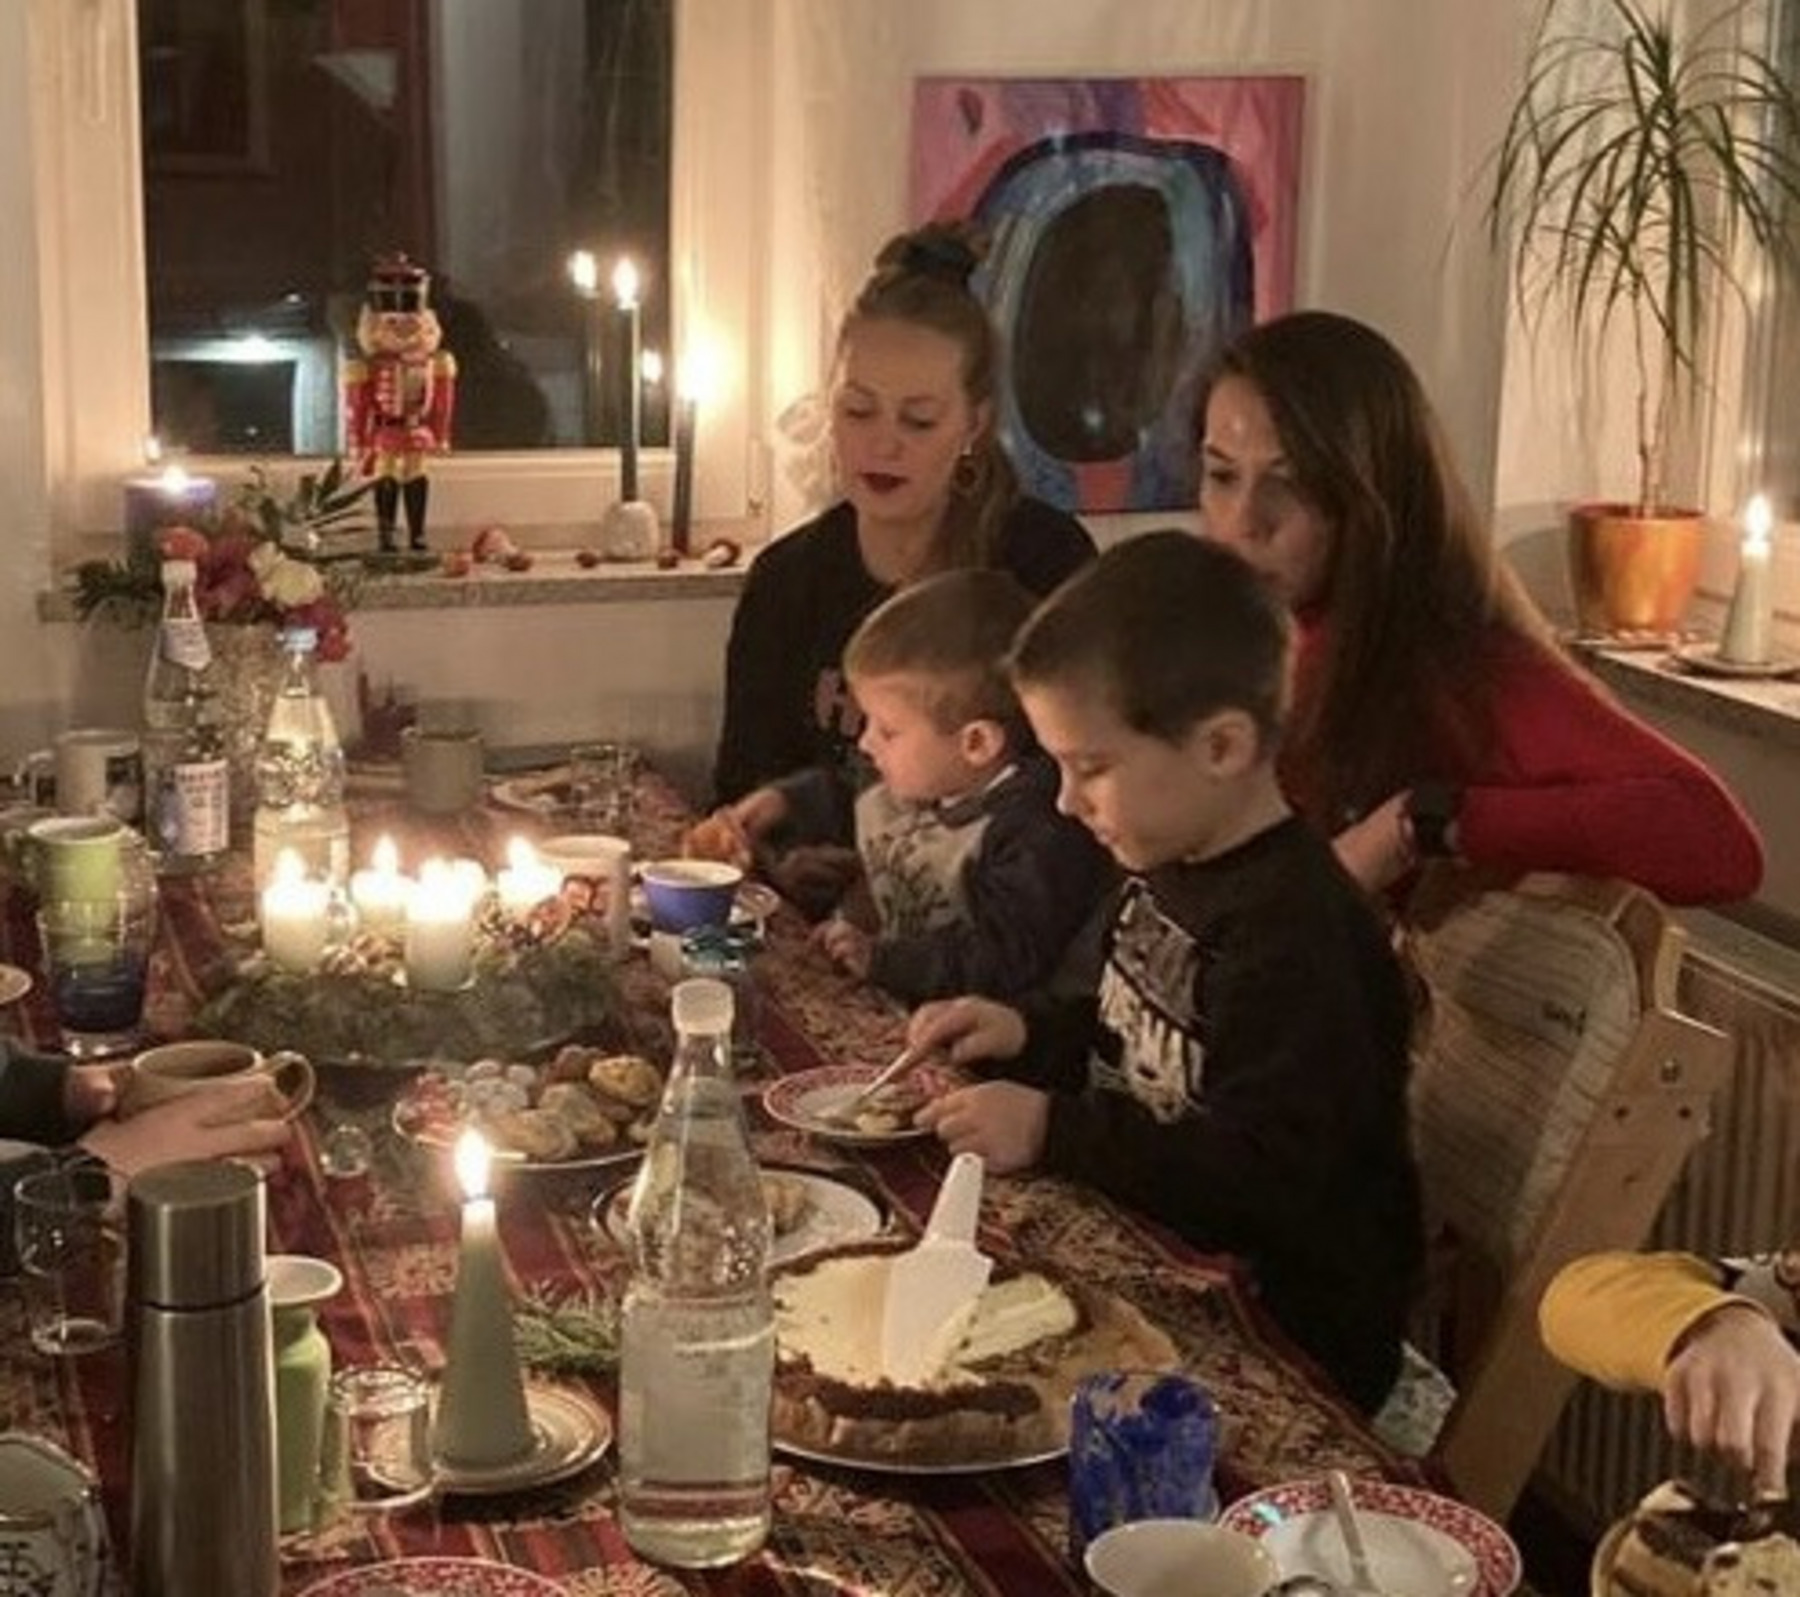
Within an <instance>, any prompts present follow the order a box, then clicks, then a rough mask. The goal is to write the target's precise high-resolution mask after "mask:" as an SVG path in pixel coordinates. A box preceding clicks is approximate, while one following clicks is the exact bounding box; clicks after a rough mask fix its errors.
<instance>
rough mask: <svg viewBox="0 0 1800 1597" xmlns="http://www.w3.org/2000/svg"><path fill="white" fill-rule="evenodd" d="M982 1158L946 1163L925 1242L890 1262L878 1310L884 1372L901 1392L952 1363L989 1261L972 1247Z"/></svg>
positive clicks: (991, 1265)
mask: <svg viewBox="0 0 1800 1597" xmlns="http://www.w3.org/2000/svg"><path fill="white" fill-rule="evenodd" d="M982 1173H983V1166H982V1162H981V1155H980V1154H975V1153H959V1154H958V1155H957V1156H956V1157H955V1158H954V1159H953V1160H952V1161H951V1162H950V1170H949V1173H948V1174H947V1175H946V1176H945V1177H944V1184H943V1186H942V1187H940V1188H939V1189H938V1196H937V1202H936V1203H934V1204H933V1205H932V1207H931V1218H930V1220H928V1221H927V1222H926V1225H925V1235H924V1237H923V1238H922V1239H921V1240H920V1242H919V1244H918V1246H917V1247H914V1248H911V1249H909V1250H908V1251H907V1252H905V1253H902V1254H901V1255H900V1256H899V1257H898V1258H896V1259H895V1260H894V1263H893V1268H892V1271H891V1272H890V1274H889V1276H888V1288H887V1302H886V1304H885V1305H884V1306H883V1309H882V1324H881V1366H882V1369H883V1370H884V1371H886V1373H887V1377H888V1379H889V1380H891V1381H893V1382H894V1383H895V1384H896V1385H899V1386H919V1385H923V1384H924V1383H925V1382H927V1381H929V1380H930V1379H931V1377H932V1376H934V1375H936V1374H937V1373H938V1372H939V1371H940V1370H941V1369H943V1367H944V1366H945V1365H946V1364H947V1363H949V1362H950V1356H951V1355H952V1354H953V1353H954V1352H955V1351H956V1347H957V1344H958V1343H959V1342H961V1341H962V1337H963V1333H964V1331H966V1330H967V1329H968V1325H969V1320H970V1318H971V1317H972V1316H973V1315H974V1313H975V1304H976V1300H977V1299H979V1298H980V1296H981V1293H982V1289H983V1288H984V1287H986V1285H987V1282H988V1275H989V1273H990V1272H991V1271H992V1270H993V1268H994V1261H993V1260H992V1259H990V1258H989V1257H988V1256H987V1255H986V1254H985V1253H983V1252H982V1251H981V1250H980V1249H979V1248H977V1247H976V1246H975V1222H976V1218H977V1216H978V1215H979V1214H980V1212H981V1178H982Z"/></svg>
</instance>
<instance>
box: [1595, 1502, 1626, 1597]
mask: <svg viewBox="0 0 1800 1597" xmlns="http://www.w3.org/2000/svg"><path fill="white" fill-rule="evenodd" d="M1630 1529H1631V1516H1630V1515H1629V1514H1627V1515H1626V1516H1625V1518H1623V1519H1620V1520H1615V1521H1614V1522H1613V1523H1612V1524H1611V1525H1609V1526H1608V1527H1607V1530H1606V1534H1605V1535H1604V1536H1602V1537H1601V1538H1600V1544H1599V1545H1598V1546H1597V1547H1596V1548H1595V1549H1594V1561H1593V1564H1592V1566H1591V1567H1590V1569H1589V1572H1588V1583H1589V1585H1590V1587H1591V1588H1592V1591H1593V1597H1612V1590H1613V1586H1612V1566H1613V1560H1614V1559H1615V1558H1617V1557H1618V1556H1619V1543H1620V1542H1622V1541H1624V1540H1625V1534H1626V1532H1627V1531H1629V1530H1630Z"/></svg>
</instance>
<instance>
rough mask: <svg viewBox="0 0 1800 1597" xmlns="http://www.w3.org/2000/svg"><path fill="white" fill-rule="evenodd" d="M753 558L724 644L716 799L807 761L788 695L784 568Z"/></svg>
mask: <svg viewBox="0 0 1800 1597" xmlns="http://www.w3.org/2000/svg"><path fill="white" fill-rule="evenodd" d="M767 558H768V552H767V551H765V553H764V554H763V555H760V556H758V557H757V559H756V561H755V562H754V563H752V565H751V567H750V570H749V573H748V574H747V575H746V576H745V578H744V588H743V592H742V593H741V594H740V595H739V596H738V602H737V609H736V610H735V611H734V612H733V613H732V617H731V633H730V637H729V639H728V640H727V642H726V645H725V708H724V719H723V722H722V724H721V726H720V729H719V747H718V753H717V756H716V758H715V760H714V763H713V791H714V795H715V802H717V803H719V804H729V803H731V802H732V801H733V800H735V799H738V798H741V797H742V796H743V795H744V794H746V793H748V792H750V791H751V790H752V789H753V788H756V787H759V786H761V785H762V784H763V783H765V782H769V781H773V780H774V779H775V778H776V777H778V776H783V775H785V774H786V773H787V772H789V771H793V770H797V769H800V768H801V767H803V766H805V765H808V764H810V763H811V760H812V751H811V750H810V749H809V748H808V747H807V746H806V743H805V738H804V732H803V729H802V728H801V727H800V725H799V724H798V722H797V721H796V719H795V718H796V715H797V709H796V707H795V706H794V705H793V704H792V703H791V702H790V698H791V695H792V691H793V690H792V683H793V679H794V673H793V671H792V670H791V669H790V667H789V664H788V662H789V660H790V659H791V656H792V652H793V638H792V637H791V635H790V629H791V626H792V624H793V622H792V620H791V618H790V616H789V614H788V612H789V610H790V608H791V607H790V605H789V603H788V602H787V599H786V595H785V589H786V588H787V586H788V583H787V582H786V581H784V580H783V578H784V576H785V572H784V571H782V570H779V569H777V567H776V566H773V565H767V564H765V563H764V562H765V561H766V560H767Z"/></svg>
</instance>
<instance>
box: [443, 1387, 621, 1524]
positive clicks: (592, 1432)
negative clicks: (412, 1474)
mask: <svg viewBox="0 0 1800 1597" xmlns="http://www.w3.org/2000/svg"><path fill="white" fill-rule="evenodd" d="M525 1407H526V1410H527V1411H528V1412H529V1414H530V1416H531V1435H532V1443H533V1445H532V1449H531V1451H530V1452H529V1453H527V1454H526V1455H525V1456H524V1457H523V1458H521V1459H515V1460H514V1461H513V1462H512V1463H510V1464H486V1465H467V1464H452V1463H450V1462H449V1461H448V1460H447V1459H442V1458H440V1459H439V1460H438V1461H437V1470H438V1474H437V1484H438V1489H439V1490H440V1491H443V1492H447V1493H450V1494H452V1495H456V1496H462V1497H492V1496H495V1495H497V1494H499V1493H501V1492H522V1491H528V1490H529V1489H530V1488H532V1487H534V1486H549V1485H551V1484H552V1483H553V1482H555V1481H561V1480H567V1479H568V1478H569V1476H571V1475H576V1474H579V1473H580V1472H581V1471H582V1470H584V1469H586V1468H587V1467H588V1465H590V1464H591V1463H593V1462H594V1460H595V1459H597V1458H599V1457H600V1455H601V1454H602V1453H604V1452H605V1451H606V1449H607V1448H608V1447H609V1446H610V1445H611V1443H612V1434H613V1428H612V1421H611V1420H610V1419H608V1418H607V1417H606V1411H605V1410H604V1409H603V1408H601V1407H600V1405H599V1404H598V1403H596V1402H595V1401H594V1400H593V1399H592V1398H591V1397H589V1396H588V1395H587V1393H585V1392H581V1391H577V1390H576V1389H575V1388H574V1387H571V1386H543V1385H537V1384H534V1383H530V1382H528V1383H527V1384H526V1387H525Z"/></svg>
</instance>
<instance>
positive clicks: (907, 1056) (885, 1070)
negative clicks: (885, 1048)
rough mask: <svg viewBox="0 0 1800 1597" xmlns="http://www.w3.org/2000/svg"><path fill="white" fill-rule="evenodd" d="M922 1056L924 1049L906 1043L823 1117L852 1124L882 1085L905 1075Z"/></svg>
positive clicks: (833, 1122)
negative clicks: (860, 1110)
mask: <svg viewBox="0 0 1800 1597" xmlns="http://www.w3.org/2000/svg"><path fill="white" fill-rule="evenodd" d="M924 1057H925V1050H924V1049H922V1048H915V1047H913V1046H912V1045H911V1044H910V1043H909V1044H907V1046H906V1047H904V1048H902V1049H901V1050H900V1052H899V1053H897V1054H895V1055H894V1057H893V1058H892V1059H891V1060H890V1061H889V1062H888V1063H887V1064H886V1065H884V1066H882V1068H881V1069H880V1070H878V1071H877V1072H876V1073H875V1074H874V1075H873V1076H871V1077H870V1078H869V1080H867V1081H865V1082H864V1083H863V1084H862V1085H861V1086H860V1087H858V1088H857V1089H856V1091H855V1092H853V1093H851V1095H850V1096H849V1097H848V1098H846V1099H845V1100H844V1101H843V1102H842V1103H841V1104H837V1105H835V1106H834V1107H833V1108H832V1109H831V1110H830V1111H829V1112H828V1113H826V1114H825V1116H824V1117H823V1118H824V1119H826V1120H829V1121H831V1122H832V1124H833V1125H843V1126H854V1125H855V1124H856V1111H857V1110H859V1109H860V1108H862V1106H863V1105H864V1104H866V1103H867V1102H868V1101H869V1100H870V1099H871V1098H873V1097H874V1096H875V1094H876V1093H878V1092H880V1091H881V1089H882V1088H883V1087H890V1086H892V1085H893V1084H894V1083H895V1082H896V1081H898V1080H899V1079H900V1078H901V1077H902V1076H904V1075H906V1074H907V1072H908V1071H910V1070H911V1069H912V1068H913V1066H915V1065H916V1064H918V1063H919V1062H920V1061H921V1060H922V1059H923V1058H924Z"/></svg>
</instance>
